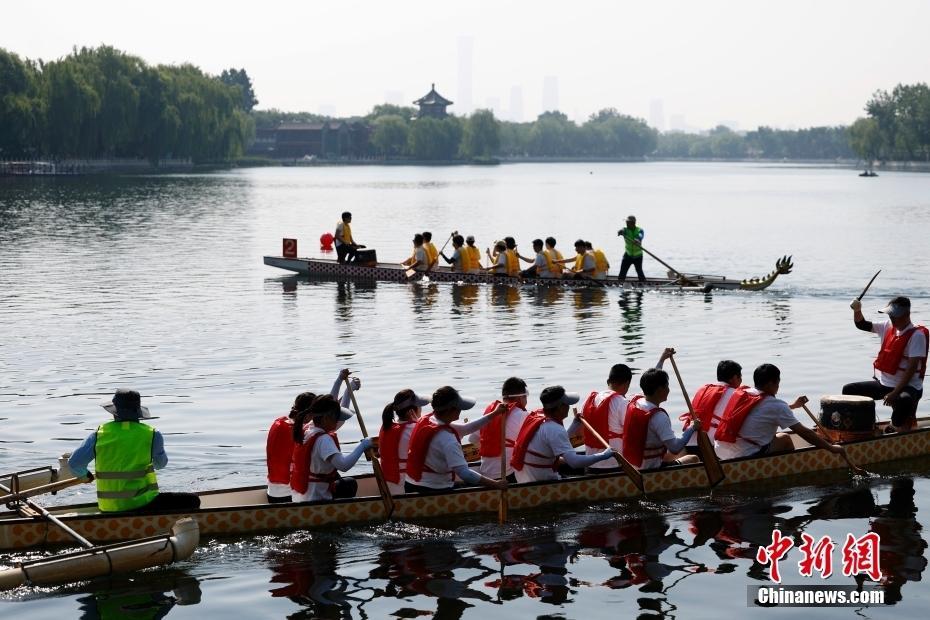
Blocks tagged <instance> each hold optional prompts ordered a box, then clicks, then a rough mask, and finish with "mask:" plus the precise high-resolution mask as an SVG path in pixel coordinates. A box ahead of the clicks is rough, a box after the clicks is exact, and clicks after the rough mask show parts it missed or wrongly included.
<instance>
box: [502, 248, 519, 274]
mask: <svg viewBox="0 0 930 620" xmlns="http://www.w3.org/2000/svg"><path fill="white" fill-rule="evenodd" d="M504 255H505V256H506V257H507V275H508V276H518V275H520V259H518V258H517V251H516V250H507V251H506V252H505V253H504Z"/></svg>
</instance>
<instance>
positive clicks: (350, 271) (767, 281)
mask: <svg viewBox="0 0 930 620" xmlns="http://www.w3.org/2000/svg"><path fill="white" fill-rule="evenodd" d="M264 261H265V264H266V265H268V266H269V267H276V268H278V269H284V270H286V271H291V272H293V273H297V274H300V275H304V276H311V277H317V278H321V279H330V280H337V281H338V280H375V281H379V282H418V281H429V282H456V283H462V284H503V285H511V286H522V285H527V284H537V285H541V286H564V287H604V286H608V287H626V288H636V289H641V288H645V289H657V290H694V291H703V292H709V291H711V290H714V289H721V290H741V291H761V290H763V289H766V288H768V287H769V286H771V285H772V283H773V282H775V279H776V278H778V276H779V275H785V274H789V273H791V269H792V268H793V267H794V264H793V263H792V261H791V257H790V256H783V257H781V258H779V259H778V260H777V261H775V269H773V270H772V271H771V272H770V273H768V274H767V275H765V276H763V277H761V278H746V279H743V280H735V279H732V278H727V277H726V276H715V275H705V274H699V273H681V274H675V273H671V272H670V273H669V274H668V277H665V278H646V281H645V282H639V281H638V280H636V278H635V277H634V278H632V279H627V281H626V282H620V281H619V280H618V279H617V277H616V274H614V275H609V276H608V277H607V279H606V280H574V279H568V278H566V279H556V278H511V277H503V276H495V275H491V274H487V273H479V274H475V273H462V272H459V271H452V270H451V269H450V268H448V267H443V266H439V267H436V268H435V269H432V270H430V271H429V272H413V271H412V270H408V269H407V268H406V267H404V266H403V265H400V264H399V263H382V262H375V263H365V264H361V263H347V264H343V263H339V262H337V261H335V260H333V259H326V258H296V257H286V256H265V258H264Z"/></svg>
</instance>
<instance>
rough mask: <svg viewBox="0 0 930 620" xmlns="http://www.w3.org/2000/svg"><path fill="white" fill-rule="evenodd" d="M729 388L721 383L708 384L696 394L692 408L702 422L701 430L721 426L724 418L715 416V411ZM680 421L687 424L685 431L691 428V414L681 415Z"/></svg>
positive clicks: (692, 400)
mask: <svg viewBox="0 0 930 620" xmlns="http://www.w3.org/2000/svg"><path fill="white" fill-rule="evenodd" d="M729 387H730V386H728V385H720V384H719V383H708V384H707V385H702V386H701V387H699V388H698V391H697V392H695V393H694V398H693V399H691V408H692V409H694V414H695V415H696V416H697V418H698V420H700V421H701V428H702V429H704V430H705V431H709V430H710V429H712V428H717V427H718V426H720V420H722V419H723V418H722V417H720V416H716V415H714V409H716V408H717V403H719V402H720V399H721V398H723V395H724V394H725V393H726V391H727V388H729ZM743 387H745V386H743ZM678 419H679V420H682V421H683V422H684V423H685V429H687V428H688V427H690V426H691V412H688V413H683V414H681V416H680V417H679V418H678Z"/></svg>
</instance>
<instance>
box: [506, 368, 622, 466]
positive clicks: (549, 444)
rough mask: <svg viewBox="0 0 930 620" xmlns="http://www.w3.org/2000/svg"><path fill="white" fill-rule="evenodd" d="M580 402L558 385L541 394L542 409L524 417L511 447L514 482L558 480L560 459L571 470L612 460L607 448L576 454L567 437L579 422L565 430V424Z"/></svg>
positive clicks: (611, 454)
mask: <svg viewBox="0 0 930 620" xmlns="http://www.w3.org/2000/svg"><path fill="white" fill-rule="evenodd" d="M580 399H581V397H580V396H578V394H574V393H572V392H566V391H565V388H564V387H562V386H561V385H553V386H550V387H547V388H546V389H544V390H543V391H542V393H541V394H540V395H539V400H540V402H542V405H543V408H542V409H537V410H536V411H534V412H533V413H531V414H529V415H528V416H527V417H526V419H525V420H524V421H523V425H522V426H521V427H520V434H519V435H518V436H517V440H516V442H515V443H514V448H513V457H512V458H511V460H510V465H511V467H513V470H514V476H515V477H516V479H517V482H533V481H535V480H558V479H559V478H560V477H561V476H559V459H561V460H562V461H564V462H565V464H566V465H567V466H568V467H570V468H571V469H579V470H580V469H584V468H585V467H591V466H592V465H594V464H595V463H599V462H601V461H605V460H607V459H610V458H613V456H614V451H613V450H612V449H610V448H605V449H603V450H601V451H600V452H598V453H596V454H591V455H581V454H578V453H577V452H575V448H574V447H573V446H572V442H571V441H570V440H569V436H570V435H574V434H575V433H577V432H578V430H579V429H580V427H581V421H580V420H578V419H575V420H574V421H573V422H572V424H571V426H570V427H569V428H568V430H565V425H564V424H565V418H566V417H568V408H569V407H570V406H571V405H574V404H575V403H577V402H578V401H579V400H580Z"/></svg>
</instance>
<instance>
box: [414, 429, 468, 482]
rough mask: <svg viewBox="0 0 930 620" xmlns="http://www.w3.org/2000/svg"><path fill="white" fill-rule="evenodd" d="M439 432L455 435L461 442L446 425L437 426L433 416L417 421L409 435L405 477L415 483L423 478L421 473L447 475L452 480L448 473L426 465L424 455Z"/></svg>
mask: <svg viewBox="0 0 930 620" xmlns="http://www.w3.org/2000/svg"><path fill="white" fill-rule="evenodd" d="M440 431H448V432H450V433H452V434H453V435H455V438H456V439H459V441H461V438H460V437H459V434H458V432H457V431H456V430H455V429H454V428H452V427H451V426H449V425H448V424H437V423H436V419H435V418H434V417H433V414H432V413H430V414H428V415H425V416H423V417H422V418H420V419H419V420H417V423H416V425H415V426H414V427H413V432H412V433H411V434H410V447H409V448H408V449H407V477H408V478H410V479H411V480H413V481H415V482H419V481H420V478H422V477H423V472H424V471H426V472H429V473H431V474H444V473H448V474H449V475H450V476H451V477H452V478H453V479H454V478H455V474H453V473H452V472H451V471H450V472H436V471H433V470H432V469H430V468H429V467H428V466H427V465H426V453H427V451H428V450H429V445H430V443H432V441H433V437H435V436H436V433H438V432H440Z"/></svg>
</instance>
